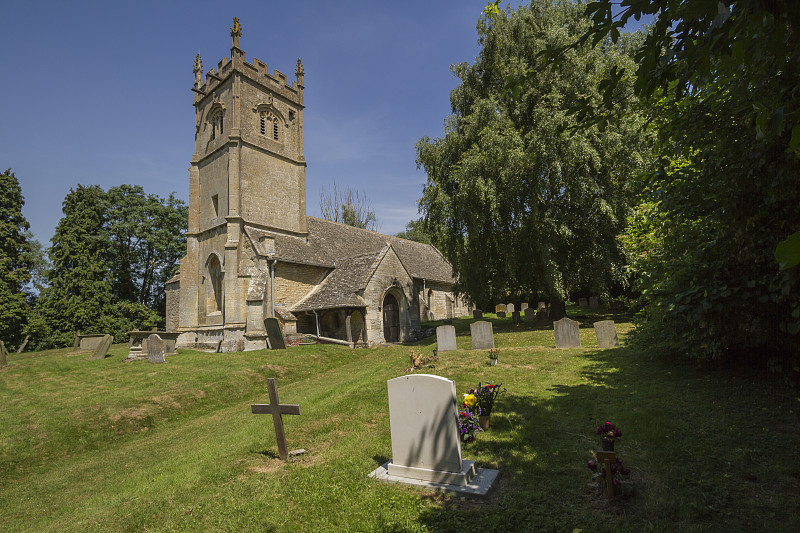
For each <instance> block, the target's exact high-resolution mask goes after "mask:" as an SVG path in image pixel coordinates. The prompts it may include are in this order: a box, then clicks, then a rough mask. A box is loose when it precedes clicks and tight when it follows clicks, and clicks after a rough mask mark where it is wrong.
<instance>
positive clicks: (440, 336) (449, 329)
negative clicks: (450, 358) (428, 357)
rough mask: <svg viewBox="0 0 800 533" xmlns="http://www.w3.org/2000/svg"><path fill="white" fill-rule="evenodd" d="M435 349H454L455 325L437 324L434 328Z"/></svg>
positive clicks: (442, 350)
mask: <svg viewBox="0 0 800 533" xmlns="http://www.w3.org/2000/svg"><path fill="white" fill-rule="evenodd" d="M436 349H437V350H439V351H440V352H452V351H453V350H456V349H457V348H456V327H455V326H439V327H438V328H436Z"/></svg>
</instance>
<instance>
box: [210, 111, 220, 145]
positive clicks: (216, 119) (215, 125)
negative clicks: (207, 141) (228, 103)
mask: <svg viewBox="0 0 800 533" xmlns="http://www.w3.org/2000/svg"><path fill="white" fill-rule="evenodd" d="M208 122H209V123H210V124H211V140H212V141H213V140H214V139H216V138H217V135H222V133H223V129H222V123H223V120H222V109H216V110H215V111H212V112H211V115H209V117H208Z"/></svg>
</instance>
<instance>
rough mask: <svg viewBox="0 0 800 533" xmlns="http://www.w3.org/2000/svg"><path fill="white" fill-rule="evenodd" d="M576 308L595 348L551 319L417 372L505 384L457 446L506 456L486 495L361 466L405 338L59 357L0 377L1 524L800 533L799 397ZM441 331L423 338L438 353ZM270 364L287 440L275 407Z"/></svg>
mask: <svg viewBox="0 0 800 533" xmlns="http://www.w3.org/2000/svg"><path fill="white" fill-rule="evenodd" d="M572 312H573V314H586V315H587V316H586V317H585V318H582V319H580V321H581V324H582V327H581V339H582V342H583V345H584V347H583V348H581V349H574V350H557V349H555V347H554V346H553V336H552V335H553V333H552V325H550V326H549V327H547V326H539V325H534V324H530V323H523V325H521V326H514V325H512V324H511V319H510V318H506V319H498V318H496V317H494V315H487V319H488V320H490V321H492V322H493V325H494V331H495V340H496V345H497V347H498V348H499V350H500V362H499V364H498V366H496V367H490V366H488V365H487V361H486V353H485V351H471V350H469V324H470V322H471V321H472V320H471V319H458V320H456V321H455V325H456V330H457V334H458V339H457V340H458V347H459V350H458V351H455V352H446V353H442V354H440V355H439V359H438V362H437V364H436V368H435V369H426V370H425V372H428V373H434V374H438V375H442V376H446V377H448V378H451V379H454V380H455V381H456V385H457V388H458V390H459V391H463V390H465V389H467V388H468V387H470V386H474V385H477V383H478V382H479V381H484V382H485V381H493V382H495V383H497V382H502V383H503V385H504V386H505V387H506V388H507V389H508V392H507V393H506V394H504V395H501V396H500V397H499V399H498V403H497V405H496V408H495V412H494V413H493V414H492V428H491V430H490V431H488V432H484V433H482V434H480V435H479V438H478V440H477V441H476V442H474V443H471V444H467V445H464V446H463V449H462V454H463V456H464V457H465V458H467V459H475V460H476V461H477V462H478V465H479V466H481V467H490V468H496V469H499V470H500V478H499V480H498V481H497V482H496V486H495V487H494V489H493V491H492V492H491V493H490V495H489V496H488V497H486V498H485V499H479V500H473V499H459V498H455V497H453V496H449V495H443V494H440V493H433V492H426V491H423V490H420V489H416V488H413V487H408V486H398V485H387V484H383V483H379V482H377V481H375V480H372V479H369V478H368V477H367V474H368V473H369V472H371V471H372V470H373V469H374V468H375V467H376V466H378V465H379V464H381V463H383V462H384V461H385V460H387V459H389V458H390V457H391V441H390V436H389V422H388V400H387V395H386V380H388V379H391V378H394V377H397V376H399V375H402V374H403V372H404V371H405V369H406V367H407V366H408V364H409V363H408V362H409V359H408V355H409V353H410V351H411V349H412V347H409V346H391V347H382V348H375V349H360V350H349V349H347V348H344V347H340V346H332V345H314V346H302V347H297V348H290V349H288V350H286V351H276V352H269V351H257V352H245V353H236V354H209V353H202V352H194V351H185V350H181V353H180V354H179V355H176V356H171V357H169V358H168V359H167V363H166V364H164V365H150V364H148V363H147V362H133V363H122V362H121V361H122V359H123V358H124V357H125V356H126V355H127V347H126V346H124V345H115V346H114V347H113V348H112V350H111V354H112V357H109V358H107V359H105V360H102V361H91V360H90V359H89V357H90V354H88V353H80V354H74V353H72V352H71V351H70V350H66V349H65V350H53V351H47V352H39V353H32V354H22V355H15V354H12V355H10V356H9V366H7V367H5V368H2V369H0V406H1V407H0V524H2V526H0V528H2V530H3V531H142V530H145V531H184V530H185V531H470V530H476V529H477V530H482V531H573V530H576V529H577V530H583V531H585V532H590V531H797V530H800V461H798V451H800V420H799V419H798V410H800V401H798V398H797V396H796V394H794V393H793V391H792V390H790V389H787V388H784V387H783V386H782V385H780V384H779V383H778V382H776V381H775V380H774V379H772V378H769V377H765V376H757V375H753V374H752V373H748V372H743V371H737V370H730V369H724V370H721V369H716V370H708V369H701V368H698V367H696V366H695V365H692V364H689V363H685V362H683V361H681V360H680V359H678V358H664V357H656V356H653V355H651V354H650V353H648V352H647V351H641V350H636V349H633V348H631V347H626V346H625V343H624V339H625V333H626V332H627V331H629V330H630V328H631V325H630V323H629V320H628V319H627V318H626V317H625V316H624V315H620V314H616V315H599V314H592V313H591V312H589V311H588V310H581V309H573V310H572ZM602 318H613V319H615V320H616V321H617V324H618V331H619V332H620V333H621V334H620V337H621V339H622V341H623V346H622V347H621V348H618V349H612V350H599V349H597V347H596V341H595V339H594V332H593V330H592V329H591V323H592V322H593V321H595V320H599V319H602ZM434 347H435V338H428V339H425V340H423V341H421V342H419V343H417V345H416V346H414V347H413V349H415V350H422V351H423V352H424V353H431V352H432V351H433V348H434ZM266 377H277V378H279V379H278V392H279V394H280V398H281V401H282V403H299V404H300V405H301V407H302V411H303V414H302V415H301V416H286V417H284V424H285V427H286V432H287V440H288V445H289V447H290V448H305V449H306V450H307V453H306V454H305V455H303V456H300V457H299V458H298V459H297V460H296V461H293V462H290V463H284V462H282V461H280V460H279V459H278V457H277V447H276V445H275V436H274V432H273V429H272V422H271V418H270V417H269V416H263V415H261V416H256V415H252V414H251V413H250V403H268V397H267V391H266V386H265V378H266ZM606 420H610V421H612V422H613V423H615V424H617V425H618V426H619V427H621V428H622V431H623V436H622V438H621V439H620V441H619V442H618V444H617V452H618V454H619V455H620V456H621V457H622V458H623V460H624V461H625V464H626V466H629V467H630V468H631V469H632V473H631V476H630V480H631V483H632V486H633V488H634V493H633V495H632V496H631V497H630V498H627V499H619V500H616V501H614V502H611V503H609V502H607V501H606V500H604V499H603V498H602V496H601V493H600V492H598V490H597V489H596V487H595V486H594V485H592V484H591V483H590V473H589V470H588V469H587V468H586V461H587V460H588V459H589V458H590V457H591V455H590V451H591V450H592V449H594V448H595V447H596V446H597V445H598V440H597V437H596V435H594V429H595V428H596V426H597V425H598V424H600V423H602V422H605V421H606Z"/></svg>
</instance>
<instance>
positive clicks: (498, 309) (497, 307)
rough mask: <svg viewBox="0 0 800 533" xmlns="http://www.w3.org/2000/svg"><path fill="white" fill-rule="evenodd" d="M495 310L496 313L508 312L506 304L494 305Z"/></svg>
mask: <svg viewBox="0 0 800 533" xmlns="http://www.w3.org/2000/svg"><path fill="white" fill-rule="evenodd" d="M494 312H495V313H500V312H503V313H505V312H506V304H497V305H495V306H494Z"/></svg>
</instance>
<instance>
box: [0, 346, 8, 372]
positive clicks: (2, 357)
mask: <svg viewBox="0 0 800 533" xmlns="http://www.w3.org/2000/svg"><path fill="white" fill-rule="evenodd" d="M7 364H8V359H7V355H6V343H4V342H3V341H0V366H6V365H7Z"/></svg>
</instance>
